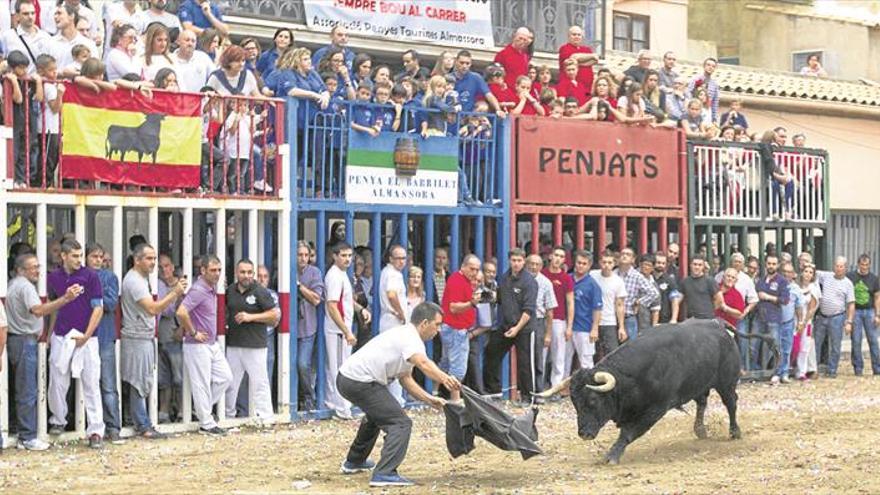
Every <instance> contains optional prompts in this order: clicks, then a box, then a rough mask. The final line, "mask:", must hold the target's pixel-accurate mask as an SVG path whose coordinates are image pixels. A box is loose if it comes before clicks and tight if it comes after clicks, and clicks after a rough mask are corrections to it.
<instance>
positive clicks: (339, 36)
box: [312, 22, 354, 73]
mask: <svg viewBox="0 0 880 495" xmlns="http://www.w3.org/2000/svg"><path fill="white" fill-rule="evenodd" d="M331 46H335V47H337V48H339V49H341V50H342V56H343V57H345V65H346V67H348V71H349V73H350V72H351V64H352V62H354V50H352V49H351V48H349V47H348V29H346V28H345V26H343V25H342V23H341V22H340V23H339V24H337V25H335V26H333V29H331V30H330V44H329V45H327V46H323V47H321V48H318V49H317V50H315V53H313V54H312V65H313V66H315V67H317V66H318V62H320V61H321V59H322V58H324V54H325V53H327V50H329V49H330V47H331Z"/></svg>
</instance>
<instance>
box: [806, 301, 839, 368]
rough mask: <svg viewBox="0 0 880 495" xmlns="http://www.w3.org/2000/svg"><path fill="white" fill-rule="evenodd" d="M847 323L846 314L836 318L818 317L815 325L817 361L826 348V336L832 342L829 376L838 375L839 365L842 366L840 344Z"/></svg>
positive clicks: (830, 343)
mask: <svg viewBox="0 0 880 495" xmlns="http://www.w3.org/2000/svg"><path fill="white" fill-rule="evenodd" d="M845 321H846V313H840V314H838V315H834V316H821V315H816V320H815V322H814V323H813V340H815V341H816V359H821V356H822V349H823V348H824V346H825V338H826V336H827V337H828V339H829V340H830V342H829V345H830V346H831V348H830V349H829V351H828V374H829V375H836V374H837V365H838V364H840V342H841V341H842V340H843V323H844V322H845Z"/></svg>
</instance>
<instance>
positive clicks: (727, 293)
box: [715, 268, 746, 328]
mask: <svg viewBox="0 0 880 495" xmlns="http://www.w3.org/2000/svg"><path fill="white" fill-rule="evenodd" d="M737 273H738V272H737V271H736V269H735V268H728V269H727V270H725V272H724V276H723V278H722V279H721V285H720V287H719V290H720V291H721V295H722V296H723V298H724V302H723V303H722V304H721V307H720V308H718V309H716V310H715V316H717V317H718V318H721V319H723V320H724V321H726V322H727V323H730V325H731V326H733V327H734V328H736V326H737V323H738V322H739V320H741V319H742V318H743V316H745V313H744V311H745V309H746V301H745V299H744V298H743V296H742V294H740V292H739V291H738V290H736V287H735V285H736V278H737Z"/></svg>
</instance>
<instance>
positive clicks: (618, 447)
mask: <svg viewBox="0 0 880 495" xmlns="http://www.w3.org/2000/svg"><path fill="white" fill-rule="evenodd" d="M664 414H666V410H665V409H652V410H648V411H646V412H645V413H644V414H642V415H641V417H639V418H636V419H635V420H633V421H632V422H631V423H627V424H625V425H622V426H620V435H619V436H618V437H617V441H616V442H614V445H612V446H611V449H610V450H609V451H608V453H607V454H605V461H606V462H608V464H620V458H621V457H622V456H623V451H624V450H626V447H627V445H629V444H631V443H632V442H634V441H635V440H636V439H637V438H639V437H640V436H642V435H644V434H645V433H647V432H648V430H650V429H651V427H653V426H654V425H655V424H656V423H657V421H660V418H662V417H663V415H664Z"/></svg>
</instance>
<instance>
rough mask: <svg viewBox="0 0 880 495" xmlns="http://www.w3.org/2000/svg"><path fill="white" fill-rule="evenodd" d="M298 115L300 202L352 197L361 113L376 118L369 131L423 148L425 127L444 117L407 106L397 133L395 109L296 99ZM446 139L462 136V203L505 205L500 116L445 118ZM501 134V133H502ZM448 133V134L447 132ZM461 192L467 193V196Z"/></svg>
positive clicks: (295, 131) (462, 114) (294, 111)
mask: <svg viewBox="0 0 880 495" xmlns="http://www.w3.org/2000/svg"><path fill="white" fill-rule="evenodd" d="M288 101H289V104H290V106H291V109H290V112H291V113H292V114H299V115H302V119H304V120H303V122H304V124H303V125H300V124H299V123H297V124H296V128H295V129H292V132H291V139H293V137H292V136H294V135H295V136H296V139H297V150H298V155H299V159H298V161H297V163H296V174H295V176H296V181H297V196H298V199H299V200H301V201H302V200H305V201H309V200H338V199H342V198H345V197H346V194H345V193H346V187H345V180H346V175H345V167H346V162H347V159H348V143H349V134H350V133H351V132H364V131H358V130H353V129H352V127H351V124H352V121H353V120H355V117H354V115H355V113H356V112H360V115H363V114H364V113H366V112H367V111H369V112H370V113H371V115H374V117H373V118H371V119H370V121H369V124H370V125H369V126H368V127H372V128H374V129H376V131H377V132H389V131H391V132H399V133H403V134H407V135H411V136H412V137H413V138H414V139H415V140H416V143H418V141H419V140H422V139H431V137H427V138H424V137H422V128H421V126H422V123H424V122H426V120H427V119H428V118H429V117H431V116H435V118H436V117H440V115H441V114H442V112H440V111H439V110H436V109H429V108H424V107H421V106H404V107H403V110H402V112H401V116H400V122H399V125H398V127H397V129H393V128H391V127H390V125H389V124H388V120H391V119H393V117H391V118H388V117H385V118H383V115H385V116H387V115H394V112H395V110H394V108H395V107H394V106H393V105H390V104H384V105H381V104H376V103H369V102H360V101H340V102H331V103H330V104H329V105H328V107H327V108H325V109H321V108H320V107H319V106H318V105H317V104H316V103H315V102H314V101H311V100H305V99H297V98H291V99H290V100H288ZM443 119H444V125H445V135H446V136H458V137H459V138H460V146H459V179H460V181H463V184H460V186H459V187H460V194H459V195H460V198H459V199H460V202H461V200H464V201H465V202H472V203H473V205H475V206H478V205H495V206H497V205H499V204H500V202H501V199H502V198H501V193H502V186H501V184H500V180H501V173H500V171H499V170H500V167H501V166H502V161H503V160H502V155H503V153H502V152H501V148H500V143H501V142H502V141H501V138H500V133H501V131H502V128H501V126H500V125H499V124H500V122H499V120H498V117H497V116H496V115H494V114H484V113H475V112H470V113H468V112H459V113H456V114H449V115H447V116H444V117H443ZM496 131H497V132H496ZM441 132H442V131H441ZM461 191H467V192H466V193H462V192H461Z"/></svg>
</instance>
